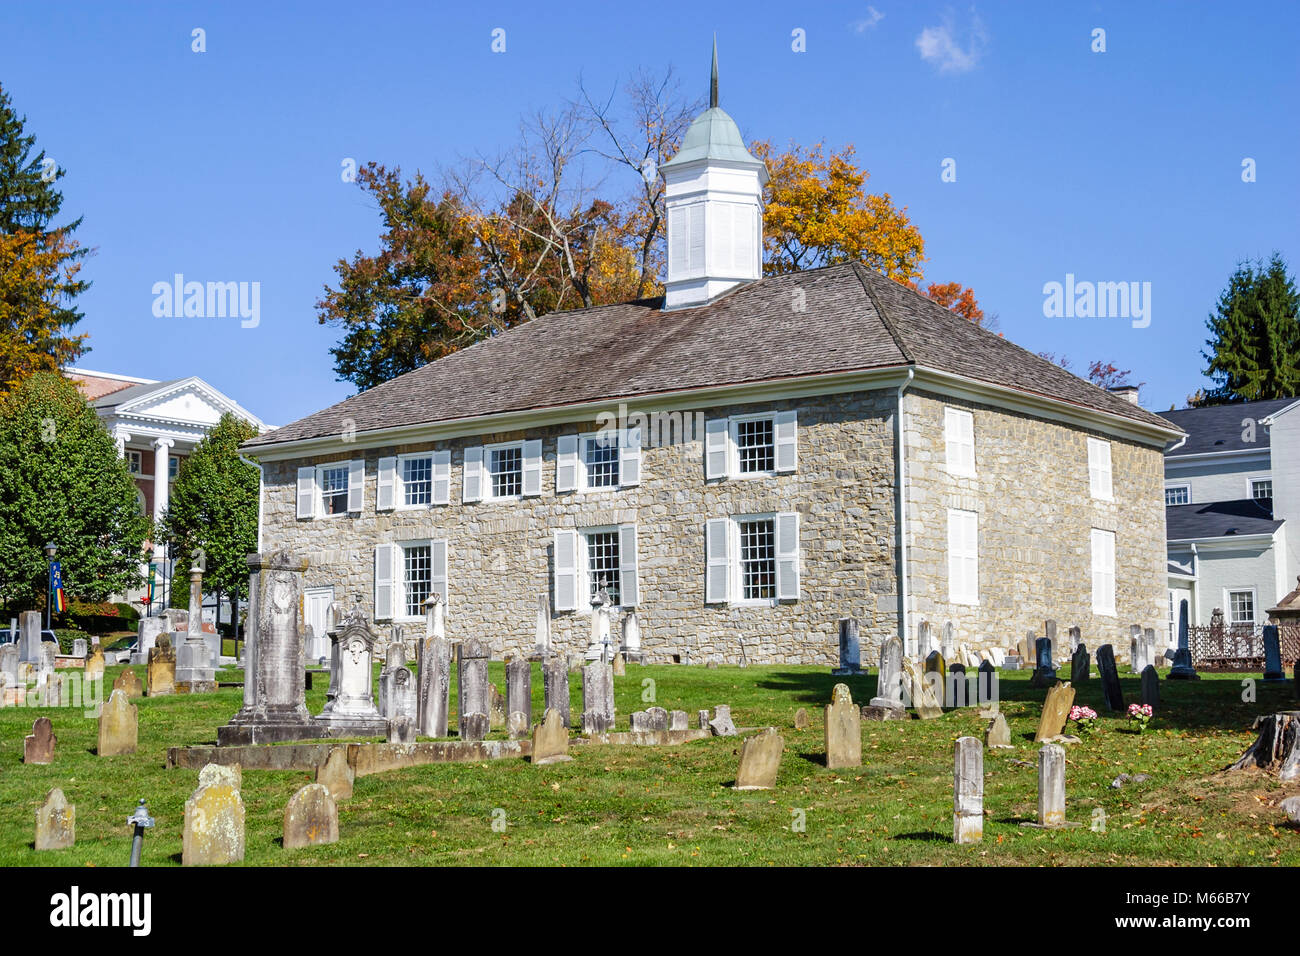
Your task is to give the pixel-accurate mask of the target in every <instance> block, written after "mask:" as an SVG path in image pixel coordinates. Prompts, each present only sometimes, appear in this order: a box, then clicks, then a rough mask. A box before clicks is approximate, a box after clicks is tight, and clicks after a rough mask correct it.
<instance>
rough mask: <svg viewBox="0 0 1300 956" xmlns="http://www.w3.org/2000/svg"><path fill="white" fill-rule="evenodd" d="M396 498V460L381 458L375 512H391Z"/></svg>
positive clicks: (349, 489)
mask: <svg viewBox="0 0 1300 956" xmlns="http://www.w3.org/2000/svg"><path fill="white" fill-rule="evenodd" d="M351 490H352V484H351V480H349V482H348V491H349V492H351ZM396 496H397V459H396V458H381V459H379V487H378V491H377V492H376V495H375V510H376V511H392V510H393V508H394V499H395V498H396Z"/></svg>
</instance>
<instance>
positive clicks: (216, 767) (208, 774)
mask: <svg viewBox="0 0 1300 956" xmlns="http://www.w3.org/2000/svg"><path fill="white" fill-rule="evenodd" d="M218 783H222V784H225V785H226V786H228V787H234V788H235V789H236V790H242V789H244V772H243V770H242V769H241V768H240V766H239V764H237V763H208V764H204V765H203V769H202V770H200V771H199V786H200V787H210V786H212V785H214V784H218Z"/></svg>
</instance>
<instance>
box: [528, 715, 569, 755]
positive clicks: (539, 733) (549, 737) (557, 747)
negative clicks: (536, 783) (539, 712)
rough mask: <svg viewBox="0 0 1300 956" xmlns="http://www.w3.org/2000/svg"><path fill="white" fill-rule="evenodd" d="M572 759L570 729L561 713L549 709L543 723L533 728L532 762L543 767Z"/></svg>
mask: <svg viewBox="0 0 1300 956" xmlns="http://www.w3.org/2000/svg"><path fill="white" fill-rule="evenodd" d="M572 759H573V758H572V757H570V756H569V728H568V727H567V726H565V724H564V721H563V720H562V719H561V716H560V712H559V711H558V710H553V709H551V708H549V707H548V708H547V709H546V714H545V715H544V716H543V717H542V721H541V723H539V724H538V725H537V726H536V727H535V728H533V754H532V761H533V763H534V764H537V765H538V766H543V765H545V764H551V763H560V762H561V761H565V760H572Z"/></svg>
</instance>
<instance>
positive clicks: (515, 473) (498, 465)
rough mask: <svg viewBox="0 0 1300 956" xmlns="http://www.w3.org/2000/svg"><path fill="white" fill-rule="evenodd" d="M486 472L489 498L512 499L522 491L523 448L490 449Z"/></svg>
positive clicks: (511, 446)
mask: <svg viewBox="0 0 1300 956" xmlns="http://www.w3.org/2000/svg"><path fill="white" fill-rule="evenodd" d="M487 472H488V481H489V483H490V485H489V487H490V489H491V497H493V498H514V497H517V496H518V495H520V494H522V493H523V490H524V446H523V445H506V446H505V447H504V448H490V449H488V456H487Z"/></svg>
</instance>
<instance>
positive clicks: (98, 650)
mask: <svg viewBox="0 0 1300 956" xmlns="http://www.w3.org/2000/svg"><path fill="white" fill-rule="evenodd" d="M83 676H84V678H85V680H87V681H99V680H103V679H104V649H103V648H102V647H100V646H99V645H98V644H92V645H91V647H90V654H89V655H88V656H87V657H86V671H85V674H84V675H83Z"/></svg>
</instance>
